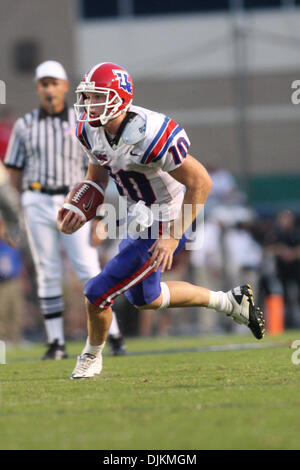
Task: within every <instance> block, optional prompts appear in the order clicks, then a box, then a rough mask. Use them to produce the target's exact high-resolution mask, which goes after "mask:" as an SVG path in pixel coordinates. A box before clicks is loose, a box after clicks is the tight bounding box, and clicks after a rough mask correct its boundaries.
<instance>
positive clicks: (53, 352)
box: [42, 339, 68, 361]
mask: <svg viewBox="0 0 300 470" xmlns="http://www.w3.org/2000/svg"><path fill="white" fill-rule="evenodd" d="M67 357H68V354H67V352H66V348H65V345H64V344H59V343H58V339H56V340H55V341H53V343H49V345H48V349H47V351H46V352H45V354H44V355H43V357H42V360H43V361H46V360H54V361H59V360H60V359H66V358H67Z"/></svg>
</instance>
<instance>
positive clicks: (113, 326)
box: [108, 312, 121, 336]
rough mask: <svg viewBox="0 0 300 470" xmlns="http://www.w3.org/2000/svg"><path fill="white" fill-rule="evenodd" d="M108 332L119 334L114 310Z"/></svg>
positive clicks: (113, 334) (114, 334)
mask: <svg viewBox="0 0 300 470" xmlns="http://www.w3.org/2000/svg"><path fill="white" fill-rule="evenodd" d="M108 334H109V335H112V336H120V334H121V333H120V329H119V325H118V321H117V317H116V314H115V312H113V317H112V322H111V325H110V328H109V332H108Z"/></svg>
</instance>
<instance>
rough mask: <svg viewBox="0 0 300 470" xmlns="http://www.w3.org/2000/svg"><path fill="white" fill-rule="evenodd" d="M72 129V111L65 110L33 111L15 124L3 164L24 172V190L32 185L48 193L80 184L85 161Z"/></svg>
mask: <svg viewBox="0 0 300 470" xmlns="http://www.w3.org/2000/svg"><path fill="white" fill-rule="evenodd" d="M75 126H76V120H75V113H74V110H73V108H68V107H65V108H64V110H63V111H62V112H61V113H58V114H55V115H49V114H47V113H46V112H45V111H44V110H43V109H42V108H41V109H34V110H33V111H32V112H31V113H28V114H26V115H25V116H24V117H22V118H19V119H18V120H17V121H16V123H15V125H14V128H13V131H12V134H11V137H10V141H9V144H8V148H7V151H6V155H5V159H4V163H5V165H6V166H7V167H10V168H16V169H19V170H22V171H23V189H24V190H25V189H27V188H28V187H30V186H31V185H32V184H33V183H39V184H40V185H41V186H42V187H43V188H48V189H51V190H56V189H57V188H61V187H64V186H65V187H68V188H71V187H72V186H74V184H76V183H78V182H79V181H81V180H82V178H83V177H84V175H85V172H86V168H87V164H88V161H87V158H86V155H85V152H84V150H83V148H82V146H81V145H80V143H79V142H78V140H77V138H76V136H75Z"/></svg>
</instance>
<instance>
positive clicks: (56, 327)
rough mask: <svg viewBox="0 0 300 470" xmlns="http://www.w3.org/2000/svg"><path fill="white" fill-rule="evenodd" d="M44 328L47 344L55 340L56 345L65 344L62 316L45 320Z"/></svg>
mask: <svg viewBox="0 0 300 470" xmlns="http://www.w3.org/2000/svg"><path fill="white" fill-rule="evenodd" d="M45 328H46V335H47V341H48V343H53V342H54V341H55V340H56V339H57V340H58V344H60V345H63V344H65V336H64V320H63V317H62V316H60V317H57V318H45Z"/></svg>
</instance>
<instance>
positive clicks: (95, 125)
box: [88, 119, 103, 127]
mask: <svg viewBox="0 0 300 470" xmlns="http://www.w3.org/2000/svg"><path fill="white" fill-rule="evenodd" d="M88 123H89V125H90V126H92V127H101V126H103V124H102V122H101V121H100V119H97V121H88Z"/></svg>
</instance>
